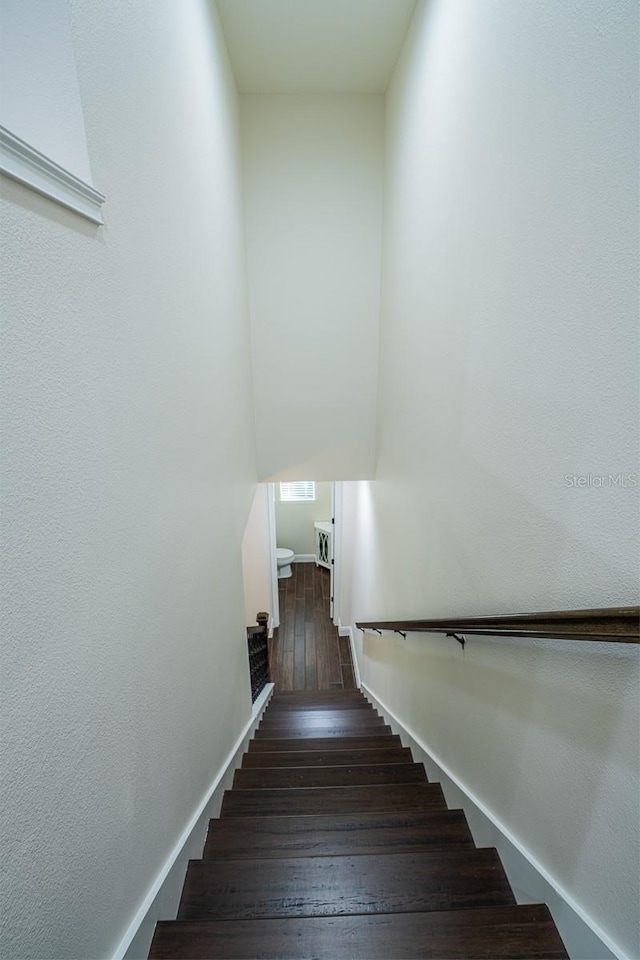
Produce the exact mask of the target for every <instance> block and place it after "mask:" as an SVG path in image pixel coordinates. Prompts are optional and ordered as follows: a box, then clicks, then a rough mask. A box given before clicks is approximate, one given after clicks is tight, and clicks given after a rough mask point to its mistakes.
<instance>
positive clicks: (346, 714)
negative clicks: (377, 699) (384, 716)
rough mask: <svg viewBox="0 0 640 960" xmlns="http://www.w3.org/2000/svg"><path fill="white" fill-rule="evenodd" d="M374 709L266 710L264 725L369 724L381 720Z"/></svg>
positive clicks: (263, 718) (263, 717)
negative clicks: (315, 722) (314, 723)
mask: <svg viewBox="0 0 640 960" xmlns="http://www.w3.org/2000/svg"><path fill="white" fill-rule="evenodd" d="M380 719H381V717H379V716H378V714H377V713H376V711H375V710H374V709H373V707H357V708H354V709H353V710H328V709H327V710H277V709H271V708H269V709H268V710H265V712H264V714H263V716H262V722H263V723H279V724H282V725H283V726H285V725H292V724H296V723H298V722H300V723H309V722H311V721H314V720H315V721H317V722H319V721H321V720H322V721H324V722H325V723H330V722H331V721H332V720H333V721H335V720H338V721H340V722H345V723H355V724H358V723H367V722H368V721H370V720H380Z"/></svg>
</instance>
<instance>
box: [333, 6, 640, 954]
mask: <svg viewBox="0 0 640 960" xmlns="http://www.w3.org/2000/svg"><path fill="white" fill-rule="evenodd" d="M636 40H637V8H636V5H635V4H633V3H630V2H620V3H617V4H614V5H601V4H596V3H593V4H584V3H573V2H566V3H562V4H558V3H556V2H555V0H539V2H538V3H535V4H529V3H525V2H513V0H509V2H503V0H499V2H496V0H458V2H456V3H451V2H449V0H433V2H432V3H431V4H428V5H427V4H425V3H421V4H419V6H418V9H417V13H416V17H415V19H414V22H413V25H412V29H411V31H410V33H409V35H408V38H407V42H406V45H405V48H404V52H403V55H402V57H401V60H400V62H399V64H398V67H397V69H396V73H395V76H394V80H393V83H392V86H391V89H390V91H389V94H388V100H387V154H386V166H385V170H386V181H385V190H386V209H385V227H384V281H383V319H382V338H381V355H382V356H383V357H384V363H383V364H382V365H381V383H380V408H379V419H380V430H379V460H378V473H377V480H376V481H375V482H374V483H366V484H365V483H363V484H360V485H352V484H346V485H345V487H346V488H347V489H346V491H345V513H349V514H350V520H349V521H348V526H347V529H348V528H349V526H350V528H351V530H352V533H353V539H351V540H350V541H348V542H347V543H345V545H344V550H349V549H351V550H352V555H351V560H350V562H349V563H347V568H349V567H350V568H351V571H352V574H351V576H349V574H348V572H347V577H346V579H347V581H348V582H347V583H345V584H344V585H343V591H342V609H341V611H340V617H341V621H342V623H343V624H344V623H346V624H352V623H353V622H354V621H355V620H356V619H358V618H361V619H372V618H375V617H377V616H380V617H382V618H392V617H394V616H402V617H403V618H410V617H418V616H422V617H424V616H439V615H455V614H456V613H459V614H464V615H474V614H491V613H507V612H517V611H527V610H530V611H535V610H550V609H554V608H555V609H562V608H572V607H591V606H593V607H596V606H607V605H615V604H628V603H637V583H638V554H637V545H636V535H637V506H638V503H637V500H638V498H637V493H638V487H637V485H634V484H633V482H627V485H626V486H625V487H622V486H606V485H605V486H602V485H594V483H593V482H592V483H591V485H590V486H587V485H586V483H587V482H588V481H585V485H584V486H577V485H576V484H575V483H574V482H573V481H570V482H567V481H566V480H565V476H566V475H574V474H575V475H581V476H582V475H584V476H586V475H587V474H589V473H590V474H591V475H592V477H593V476H599V475H608V474H610V473H611V474H618V473H622V474H627V475H629V474H633V472H634V471H637V453H638V446H637V423H636V402H637V396H638V383H637V374H636V371H637V286H636V273H635V269H634V270H633V271H632V269H631V268H632V265H633V264H634V261H635V255H636V250H637V223H638V211H637V206H636V175H637V150H636V143H637V136H636V134H637V64H636V49H637V48H636ZM356 379H357V378H356ZM635 478H636V484H637V474H635ZM358 637H359V638H361V634H358ZM358 644H359V649H360V671H361V673H362V675H363V679H364V681H365V682H366V683H367V684H368V685H369V686H370V687H371V688H372V689H373V691H374V693H376V695H378V696H379V697H380V699H381V700H382V701H383V702H385V703H386V704H387V705H388V706H389V707H390V709H392V710H393V711H394V712H395V714H396V715H397V716H398V717H399V718H400V719H401V720H402V721H403V722H405V724H406V725H407V726H408V727H409V728H411V729H413V730H414V731H416V732H417V733H418V734H419V735H420V736H421V737H422V738H423V740H424V742H425V743H426V744H428V745H429V747H430V748H431V749H432V750H433V752H434V754H435V755H437V756H439V757H440V758H441V760H442V761H443V762H444V763H446V765H447V766H448V767H449V768H450V769H451V770H452V771H453V772H454V774H455V775H456V776H457V778H458V779H459V780H460V781H461V782H462V783H464V784H465V785H466V786H467V788H468V790H469V791H471V792H472V793H473V794H475V795H476V796H477V797H478V798H480V800H481V801H482V802H483V803H484V804H485V806H486V807H487V808H488V809H489V810H491V811H492V812H493V815H494V816H495V817H496V818H497V819H498V820H499V821H501V822H502V823H503V824H505V825H506V827H507V828H508V829H509V830H510V831H511V832H512V833H513V834H514V835H515V836H516V837H517V838H519V840H520V842H521V843H522V844H523V845H524V846H525V847H526V848H527V849H528V850H529V851H530V852H531V853H532V855H534V856H535V857H536V858H537V859H538V861H539V862H540V863H541V864H542V865H543V867H544V868H545V869H546V870H548V872H549V873H550V874H551V875H552V876H553V877H554V878H555V880H556V881H557V883H558V884H559V885H561V886H563V887H564V888H565V889H566V891H568V893H569V894H570V895H571V896H572V897H573V898H574V899H575V901H576V902H577V904H578V905H579V906H580V907H582V909H583V910H584V911H585V912H586V914H587V915H589V916H590V918H591V921H592V922H593V923H595V924H599V925H600V926H601V927H602V928H603V929H604V932H605V934H608V936H609V937H610V939H611V941H613V943H614V944H617V949H618V951H619V952H621V953H622V952H625V951H626V953H627V954H628V956H630V957H637V956H638V954H639V952H640V946H639V945H638V941H637V935H638V928H637V915H638V914H637V911H638V855H637V850H638V841H639V837H638V779H637V778H638V747H637V731H638V721H639V717H638V657H637V653H638V651H637V650H636V649H629V648H625V647H623V646H622V645H617V646H614V645H603V644H593V645H588V644H581V643H560V642H556V641H548V642H546V641H535V642H534V641H531V642H526V641H519V642H517V643H516V642H509V641H506V640H501V639H491V638H487V639H481V638H473V639H470V640H469V642H468V644H467V647H466V649H465V651H464V654H463V653H462V651H461V648H460V647H459V646H458V644H457V643H456V642H455V641H453V640H445V639H444V638H442V637H433V636H431V637H430V636H409V637H407V639H406V640H403V639H402V638H400V637H398V636H392V635H385V636H384V637H382V638H380V637H378V636H377V635H375V634H374V635H371V636H367V638H366V641H365V643H364V647H362V641H361V639H359V640H358Z"/></svg>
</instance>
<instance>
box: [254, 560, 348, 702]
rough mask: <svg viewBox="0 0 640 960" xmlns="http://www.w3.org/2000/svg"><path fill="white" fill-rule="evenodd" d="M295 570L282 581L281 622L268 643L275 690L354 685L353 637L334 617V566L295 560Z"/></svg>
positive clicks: (323, 688)
mask: <svg viewBox="0 0 640 960" xmlns="http://www.w3.org/2000/svg"><path fill="white" fill-rule="evenodd" d="M291 570H292V574H293V575H292V576H291V577H289V578H288V579H286V580H279V581H278V598H279V603H280V626H279V627H278V628H276V630H274V632H273V633H274V635H273V640H271V641H270V644H269V665H270V669H271V679H272V680H273V682H274V683H275V685H276V689H277V690H278V691H286V690H353V689H354V688H355V681H354V675H353V665H352V663H351V651H350V650H349V640H348V638H347V637H339V636H338V630H337V628H336V627H335V626H334V624H333V622H332V620H331V617H330V616H329V599H330V591H329V585H330V579H331V578H330V574H329V571H328V570H325V569H324V568H323V567H317V566H316V565H315V563H293V564H292V565H291Z"/></svg>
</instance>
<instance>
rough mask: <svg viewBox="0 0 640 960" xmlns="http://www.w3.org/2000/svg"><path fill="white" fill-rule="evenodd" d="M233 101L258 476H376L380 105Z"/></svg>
mask: <svg viewBox="0 0 640 960" xmlns="http://www.w3.org/2000/svg"><path fill="white" fill-rule="evenodd" d="M241 104H242V106H241V110H242V137H243V170H244V176H245V200H246V223H247V251H248V264H249V289H250V304H251V334H252V346H253V358H254V359H253V362H254V382H255V396H256V434H257V450H258V471H259V475H260V478H261V479H280V480H334V479H341V478H351V479H357V478H363V477H372V476H373V471H374V459H375V418H376V376H377V362H378V335H379V294H380V242H381V213H382V143H383V140H382V132H383V114H382V98H381V97H377V96H356V95H353V96H349V95H341V96H243V97H242V98H241ZM356 373H357V374H358V375H357V376H355V374H356Z"/></svg>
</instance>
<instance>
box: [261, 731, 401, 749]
mask: <svg viewBox="0 0 640 960" xmlns="http://www.w3.org/2000/svg"><path fill="white" fill-rule="evenodd" d="M401 746H402V743H401V742H400V737H399V736H398V735H397V734H391V733H380V734H376V736H366V737H363V736H362V735H361V734H358V735H357V736H352V737H341V738H340V739H338V738H336V737H294V738H290V737H286V736H281V737H277V738H265V739H264V740H252V741H251V743H250V744H249V747H248V752H249V753H273V752H275V751H276V750H286V751H290V750H361V749H364V750H377V749H378V747H382V748H383V749H384V748H386V747H401Z"/></svg>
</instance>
